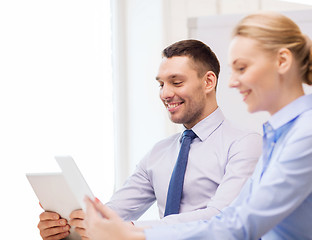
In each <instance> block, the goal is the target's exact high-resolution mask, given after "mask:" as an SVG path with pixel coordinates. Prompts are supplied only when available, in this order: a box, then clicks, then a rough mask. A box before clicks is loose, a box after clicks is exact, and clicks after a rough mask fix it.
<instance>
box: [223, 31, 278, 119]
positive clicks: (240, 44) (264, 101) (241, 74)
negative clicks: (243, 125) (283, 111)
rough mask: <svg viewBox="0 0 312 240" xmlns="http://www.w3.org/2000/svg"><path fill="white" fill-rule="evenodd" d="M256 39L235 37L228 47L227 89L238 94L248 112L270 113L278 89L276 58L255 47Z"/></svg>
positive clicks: (276, 109) (273, 110)
mask: <svg viewBox="0 0 312 240" xmlns="http://www.w3.org/2000/svg"><path fill="white" fill-rule="evenodd" d="M259 46H260V45H259V43H258V42H257V41H256V40H253V39H251V38H247V37H241V36H236V37H235V38H234V39H233V40H232V42H231V45H230V50H229V61H230V67H231V69H232V73H231V78H230V83H229V85H230V87H233V88H237V89H238V90H239V92H240V93H241V94H242V97H243V101H244V102H245V103H246V104H247V106H248V111H249V112H251V113H253V112H257V111H268V112H269V113H270V114H274V113H275V112H277V111H278V110H279V109H278V108H279V105H278V103H277V100H278V94H279V90H280V87H281V86H280V81H279V74H278V69H277V67H278V62H277V57H275V56H274V54H271V55H269V54H268V53H267V52H264V51H263V50H261V48H260V47H259Z"/></svg>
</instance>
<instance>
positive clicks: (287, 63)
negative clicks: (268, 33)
mask: <svg viewBox="0 0 312 240" xmlns="http://www.w3.org/2000/svg"><path fill="white" fill-rule="evenodd" d="M292 63H293V54H292V52H291V51H290V50H289V49H287V48H281V49H280V50H279V51H278V53H277V67H278V72H279V73H280V74H284V73H286V72H287V71H288V70H289V69H290V68H291V65H292Z"/></svg>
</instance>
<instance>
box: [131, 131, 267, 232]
mask: <svg viewBox="0 0 312 240" xmlns="http://www.w3.org/2000/svg"><path fill="white" fill-rule="evenodd" d="M261 142H262V138H261V136H260V135H259V134H257V133H250V134H247V135H245V136H243V137H241V138H239V139H236V140H235V141H234V142H233V143H232V144H231V146H230V148H229V150H228V156H227V159H228V162H227V165H226V168H225V174H224V176H223V178H222V181H221V183H220V185H219V186H218V188H217V190H216V193H215V195H214V196H213V197H212V198H211V200H209V202H208V204H207V207H206V208H205V209H199V210H196V211H192V212H184V213H180V214H173V215H169V216H166V217H164V218H162V219H161V220H158V221H142V222H141V221H138V222H135V225H137V226H154V225H163V224H173V223H182V222H190V221H196V220H208V219H210V218H211V217H213V216H215V215H217V214H219V213H220V211H221V210H222V209H223V208H225V207H227V206H228V205H229V204H230V203H231V202H232V201H233V200H234V199H235V198H236V197H237V195H238V194H239V192H240V190H241V189H242V187H243V185H244V184H245V182H246V180H247V179H248V178H249V177H250V176H251V174H252V173H253V171H254V168H255V166H256V164H257V162H258V159H259V157H260V155H261V149H262V148H261V146H262V144H261ZM251 146H252V147H251Z"/></svg>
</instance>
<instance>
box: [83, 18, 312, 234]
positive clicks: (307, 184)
mask: <svg viewBox="0 0 312 240" xmlns="http://www.w3.org/2000/svg"><path fill="white" fill-rule="evenodd" d="M311 51H312V50H311V41H310V39H309V38H308V37H306V36H305V35H303V34H302V33H301V31H300V29H299V28H298V26H297V25H296V24H295V23H294V22H293V21H292V20H290V19H289V18H287V17H285V16H283V15H280V14H277V13H258V14H252V15H249V16H247V17H245V18H244V19H243V20H241V22H240V23H239V24H238V25H237V27H236V28H235V29H234V32H233V39H232V42H231V45H230V50H229V61H230V65H231V68H232V74H231V79H230V87H234V88H237V89H238V90H239V92H240V93H241V94H242V96H243V101H244V102H245V103H246V104H247V106H248V110H249V111H250V112H252V113H253V112H257V111H267V112H269V113H270V115H271V117H270V119H269V121H268V122H266V123H265V124H264V125H263V130H264V136H263V155H262V157H261V158H260V160H259V162H258V165H257V167H256V169H255V172H254V174H253V175H252V177H251V178H250V180H249V181H248V182H247V183H246V185H245V186H244V188H243V190H242V191H241V193H240V194H239V196H238V198H237V199H236V200H235V201H234V202H233V203H232V204H231V205H230V206H229V207H227V208H226V209H224V211H223V212H222V213H221V214H219V215H218V216H216V217H214V218H212V219H211V220H210V221H201V222H193V223H189V224H179V225H173V226H164V227H155V228H151V229H146V230H144V232H143V230H140V229H137V228H135V227H133V226H130V225H127V224H125V223H123V222H122V221H121V220H120V219H119V218H118V216H116V214H115V213H113V212H112V211H110V210H109V209H107V208H106V207H105V206H103V205H102V204H101V203H100V202H99V201H95V202H92V201H90V200H86V203H87V209H88V210H87V220H86V223H87V226H88V231H89V233H90V236H91V239H93V240H96V239H259V238H261V239H262V240H267V239H283V240H284V239H312V227H311V222H312V210H311V209H312V124H311V123H312V121H311V120H312V95H304V91H303V87H302V83H307V84H309V85H311V84H312V52H311ZM97 211H99V212H100V213H101V214H102V216H104V217H105V218H106V219H104V218H103V217H100V216H99V215H98V214H97Z"/></svg>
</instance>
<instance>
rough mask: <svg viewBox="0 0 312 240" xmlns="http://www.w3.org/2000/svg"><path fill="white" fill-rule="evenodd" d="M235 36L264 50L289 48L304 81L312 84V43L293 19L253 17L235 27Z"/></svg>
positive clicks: (266, 15)
mask: <svg viewBox="0 0 312 240" xmlns="http://www.w3.org/2000/svg"><path fill="white" fill-rule="evenodd" d="M235 36H243V37H248V38H252V39H255V40H257V41H258V42H259V43H260V45H261V48H262V49H264V50H266V51H268V52H272V53H275V52H277V51H278V50H279V49H281V48H287V49H289V50H290V51H291V52H292V54H293V55H294V57H295V59H296V61H297V63H298V66H299V68H300V72H301V77H302V80H303V82H304V83H307V84H309V85H312V49H311V48H312V46H311V45H312V44H311V40H310V38H309V37H308V36H306V35H304V34H302V32H301V30H300V28H299V27H298V25H297V24H296V23H294V22H293V21H292V20H291V19H290V18H288V17H286V16H284V15H282V14H279V13H273V12H261V13H256V14H251V15H248V16H246V17H245V18H243V19H242V20H241V21H240V22H239V23H238V25H237V26H236V27H235V29H234V31H233V37H235Z"/></svg>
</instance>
